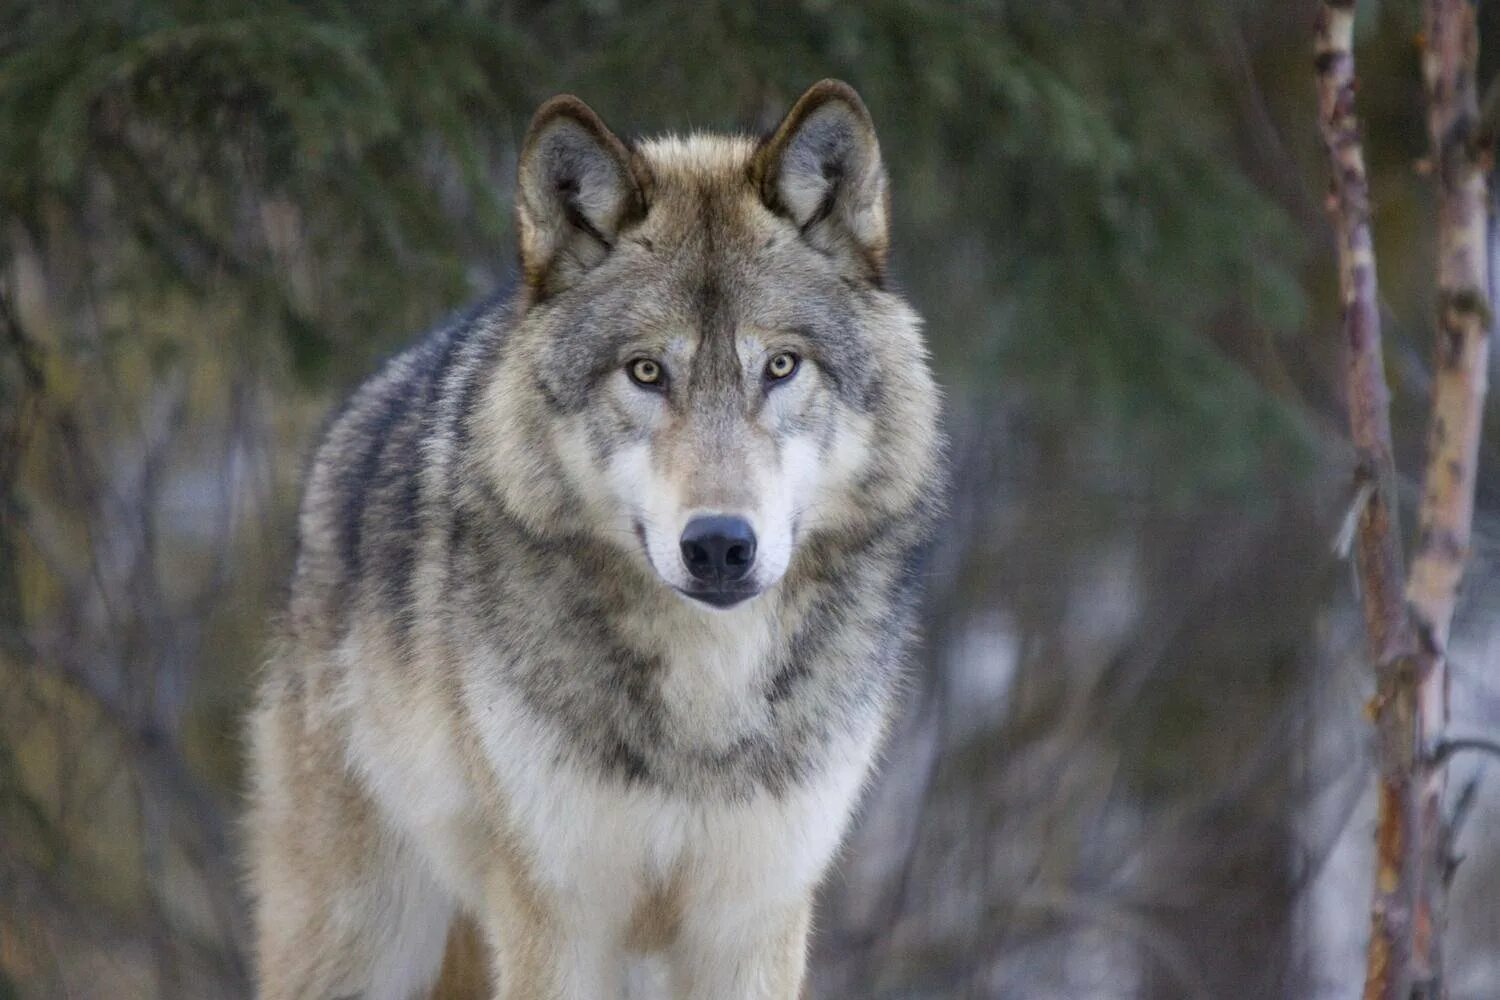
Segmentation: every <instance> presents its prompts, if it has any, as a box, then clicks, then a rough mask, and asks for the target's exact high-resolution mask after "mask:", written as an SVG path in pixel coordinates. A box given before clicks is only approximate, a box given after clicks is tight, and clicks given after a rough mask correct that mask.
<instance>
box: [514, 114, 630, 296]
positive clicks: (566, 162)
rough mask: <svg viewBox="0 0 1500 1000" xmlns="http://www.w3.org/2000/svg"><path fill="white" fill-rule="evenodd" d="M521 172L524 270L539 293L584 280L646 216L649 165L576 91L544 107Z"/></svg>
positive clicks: (519, 195) (523, 155) (533, 125)
mask: <svg viewBox="0 0 1500 1000" xmlns="http://www.w3.org/2000/svg"><path fill="white" fill-rule="evenodd" d="M518 173H519V176H518V178H517V181H516V218H517V222H518V228H519V231H520V237H521V268H522V271H523V272H524V274H525V277H526V284H527V286H528V287H529V288H530V289H531V292H532V295H533V296H534V297H536V298H545V297H546V296H547V295H551V294H554V293H556V292H560V291H562V290H563V289H565V288H567V287H568V286H570V285H572V284H574V283H575V282H577V281H578V279H579V278H581V277H582V276H583V275H584V274H585V273H586V272H587V271H589V269H591V268H593V267H594V266H595V265H596V264H598V263H599V262H600V261H601V260H603V259H604V256H605V255H606V254H607V253H609V251H610V249H611V248H613V247H614V244H615V240H616V239H617V238H618V237H619V235H620V231H621V230H622V229H623V228H624V227H625V226H627V225H629V224H630V223H632V222H634V221H636V220H638V219H639V218H641V217H642V216H644V215H645V214H646V196H647V192H648V189H649V185H650V174H649V172H648V171H647V169H646V166H645V163H644V162H643V161H642V160H641V158H640V157H639V156H637V155H635V154H634V153H633V152H631V150H630V148H629V147H627V146H626V145H625V143H623V142H621V141H620V139H619V137H617V136H616V135H615V134H614V133H613V132H611V131H610V130H609V128H608V127H607V126H606V125H605V124H604V122H603V121H601V120H600V118H599V116H598V115H596V114H595V113H594V111H593V109H592V108H590V107H589V106H588V105H587V104H584V103H583V102H582V101H580V100H579V99H578V98H576V97H573V96H572V95H569V94H564V95H562V96H560V97H554V98H552V99H551V100H549V101H548V102H547V103H545V104H543V105H542V106H541V107H540V108H539V109H537V113H536V116H535V117H533V118H532V120H531V128H530V129H529V130H528V131H527V133H526V140H525V142H523V143H522V144H521V155H520V162H519V171H518Z"/></svg>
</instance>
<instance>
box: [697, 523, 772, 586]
mask: <svg viewBox="0 0 1500 1000" xmlns="http://www.w3.org/2000/svg"><path fill="white" fill-rule="evenodd" d="M682 561H683V563H684V564H686V566H687V568H688V572H689V573H691V574H693V578H694V579H697V580H702V581H703V582H704V583H731V582H733V581H735V580H743V579H744V578H745V576H746V574H748V573H749V572H750V567H751V566H753V565H755V530H754V529H753V528H751V527H750V522H749V521H747V520H745V519H744V518H743V517H725V516H724V515H722V514H714V515H712V516H710V517H695V518H693V519H692V520H691V521H689V522H688V526H687V527H686V528H684V529H683V531H682Z"/></svg>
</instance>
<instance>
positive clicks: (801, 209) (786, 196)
mask: <svg viewBox="0 0 1500 1000" xmlns="http://www.w3.org/2000/svg"><path fill="white" fill-rule="evenodd" d="M751 179H752V180H753V181H754V182H755V184H756V185H757V186H758V187H759V189H760V195H761V198H762V199H763V200H764V201H765V203H766V205H767V206H768V207H769V208H770V209H771V210H772V211H773V212H776V213H777V214H779V215H783V216H786V217H787V218H789V219H790V220H791V221H792V222H794V223H796V224H797V227H798V228H799V229H801V230H802V235H803V236H804V237H805V238H806V239H807V240H808V242H810V243H812V244H813V245H814V246H816V247H818V248H819V249H820V250H822V251H824V252H825V253H828V254H831V255H833V256H835V257H838V258H841V259H843V260H845V261H846V262H848V263H849V264H850V265H851V266H853V267H855V268H857V269H858V270H860V271H861V272H863V273H864V274H865V275H866V276H867V277H869V278H870V279H871V280H873V281H875V282H877V283H878V282H879V281H880V280H881V279H882V278H883V277H884V275H885V261H886V253H887V250H888V248H889V246H890V223H889V218H890V208H889V194H888V192H887V188H886V179H885V167H884V166H883V165H882V163H881V160H880V144H879V142H878V141H876V138H875V123H874V122H872V121H871V120H870V113H869V111H867V110H865V103H864V101H861V100H860V99H859V95H858V94H857V93H855V92H854V88H853V87H851V86H849V85H848V84H847V83H843V82H842V81H839V80H824V81H822V82H821V83H815V84H813V86H812V87H811V88H810V89H809V90H808V91H807V93H805V94H803V95H802V97H801V98H799V99H798V101H797V103H796V104H794V105H793V106H792V110H791V111H789V112H787V116H786V118H784V119H782V122H781V124H780V125H778V126H777V127H776V131H775V132H773V133H772V134H771V137H770V138H769V139H767V140H765V142H763V143H761V146H760V148H759V149H758V150H757V151H756V153H755V157H754V159H753V160H752V161H751Z"/></svg>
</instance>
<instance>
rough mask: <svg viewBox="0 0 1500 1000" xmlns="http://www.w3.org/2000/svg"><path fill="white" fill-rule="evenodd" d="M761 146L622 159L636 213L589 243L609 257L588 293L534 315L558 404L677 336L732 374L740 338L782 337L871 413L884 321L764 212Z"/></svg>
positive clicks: (669, 150)
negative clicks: (630, 161)
mask: <svg viewBox="0 0 1500 1000" xmlns="http://www.w3.org/2000/svg"><path fill="white" fill-rule="evenodd" d="M762 148H763V142H762V141H760V140H756V139H752V138H749V137H746V136H739V135H718V134H694V135H687V136H678V135H668V136H661V137H654V138H648V139H644V140H639V141H637V142H636V143H634V144H633V145H632V146H631V147H630V154H631V156H632V157H633V158H635V160H636V161H637V164H638V170H639V174H640V176H641V178H642V186H643V187H644V189H645V190H644V191H643V192H642V195H643V197H644V198H645V200H646V205H645V206H643V207H642V210H641V213H640V215H639V216H638V217H637V218H634V219H632V220H631V221H629V222H628V223H625V224H623V225H621V226H620V228H619V230H618V231H617V232H615V233H613V234H611V235H610V236H604V235H602V234H598V235H596V234H590V235H595V238H596V239H597V240H598V241H599V242H601V243H605V244H606V245H607V249H608V252H607V254H605V255H602V259H600V260H599V261H598V262H597V264H596V265H595V266H593V267H592V268H590V269H589V271H588V272H587V273H586V274H584V275H582V276H580V277H579V278H578V279H577V284H578V285H580V286H586V288H587V292H588V293H587V294H582V295H562V296H557V297H551V296H548V297H541V298H540V301H538V302H536V303H535V304H534V305H533V314H534V318H535V319H537V320H542V322H539V323H538V324H537V325H538V327H544V328H546V329H545V333H544V336H545V337H546V339H547V343H548V344H549V351H548V353H549V354H550V355H551V356H552V360H553V362H554V363H553V364H552V365H550V366H549V370H550V371H551V372H554V373H568V374H569V377H568V378H567V379H565V380H560V381H563V382H566V383H571V385H569V384H559V385H557V386H556V387H555V388H556V390H557V392H558V394H559V395H558V399H557V402H560V403H565V402H569V401H571V402H572V403H574V404H575V405H582V404H583V403H584V402H585V399H586V393H585V392H584V391H583V390H584V389H585V388H586V387H587V386H588V385H589V384H591V383H593V382H595V381H597V380H598V379H599V378H601V377H603V376H605V375H606V374H608V373H609V372H610V371H612V370H613V368H614V367H616V366H617V365H618V364H619V362H620V361H621V360H623V359H622V357H621V355H622V354H628V353H629V352H630V350H631V349H632V348H634V347H639V346H643V345H648V344H652V345H654V344H659V343H662V342H665V341H667V340H670V339H684V338H685V339H686V340H687V341H688V343H689V344H690V347H691V349H692V351H693V353H695V354H696V353H697V352H699V351H705V350H706V352H707V353H706V354H705V355H704V356H703V358H702V360H703V361H706V362H709V363H714V362H720V363H722V364H723V365H724V366H725V367H735V366H737V364H738V362H739V361H740V360H743V359H737V358H736V356H735V352H736V350H738V349H739V348H740V347H741V346H742V343H743V340H744V338H746V337H747V336H748V337H750V338H753V339H754V340H756V341H758V342H760V343H761V345H762V346H764V347H766V348H767V349H769V348H771V347H773V346H776V342H777V341H778V338H785V337H788V336H789V337H791V338H793V339H794V340H795V342H796V343H798V344H801V345H809V346H811V347H812V349H813V350H814V353H815V358H814V359H815V360H816V361H817V362H818V363H819V364H820V365H821V366H822V367H823V368H824V370H825V373H826V374H827V375H828V376H829V379H830V381H831V383H832V386H833V388H834V389H835V390H836V391H837V392H839V394H840V395H841V396H843V397H845V398H846V400H847V401H848V402H850V403H852V404H856V405H858V406H860V407H861V408H864V407H867V406H869V405H871V404H872V402H873V401H872V399H871V394H872V392H873V391H874V388H875V379H874V360H875V359H874V358H873V356H872V355H873V351H872V344H871V338H872V337H874V336H877V335H879V334H880V332H881V330H882V328H883V326H885V325H888V324H889V323H890V322H892V321H894V319H895V318H894V317H889V316H886V315H885V313H886V311H887V310H885V309H882V303H881V302H880V299H881V298H883V296H880V295H878V294H877V293H878V292H879V291H880V290H881V285H880V283H879V282H878V281H876V280H874V278H873V276H872V275H870V274H869V273H867V272H865V271H864V270H863V269H862V268H860V269H851V268H850V267H848V266H845V262H844V261H842V260H840V259H839V258H838V257H837V256H836V255H833V254H830V253H828V252H826V251H823V250H820V249H818V248H817V247H815V246H813V245H810V244H809V243H808V242H807V241H806V240H805V239H804V238H803V233H802V232H801V231H800V229H799V227H798V226H797V224H796V223H795V221H793V220H791V219H788V218H787V217H786V216H784V215H781V214H778V213H776V212H775V211H773V210H772V209H771V208H770V207H768V206H767V204H766V202H765V200H764V198H763V195H762V192H761V190H760V189H759V187H758V186H757V177H756V166H757V165H756V155H757V153H758V151H760V150H761V149H762ZM538 314H540V315H538ZM538 332H539V333H543V330H541V329H539V330H538ZM570 390H572V391H570Z"/></svg>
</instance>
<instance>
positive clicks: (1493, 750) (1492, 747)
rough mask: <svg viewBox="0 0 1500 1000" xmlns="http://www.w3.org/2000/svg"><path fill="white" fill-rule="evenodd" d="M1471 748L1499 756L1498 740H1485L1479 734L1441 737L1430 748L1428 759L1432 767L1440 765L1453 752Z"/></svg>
mask: <svg viewBox="0 0 1500 1000" xmlns="http://www.w3.org/2000/svg"><path fill="white" fill-rule="evenodd" d="M1468 750H1472V751H1475V752H1478V753H1487V754H1491V755H1493V756H1494V757H1496V758H1500V740H1487V739H1484V738H1482V737H1479V736H1464V737H1459V738H1456V739H1443V740H1439V741H1438V742H1437V745H1436V746H1434V747H1433V748H1432V754H1431V755H1430V757H1429V760H1430V762H1431V764H1432V766H1433V767H1442V766H1443V765H1444V764H1446V763H1448V761H1449V760H1450V759H1451V758H1452V757H1453V755H1454V754H1457V753H1463V752H1464V751H1468Z"/></svg>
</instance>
